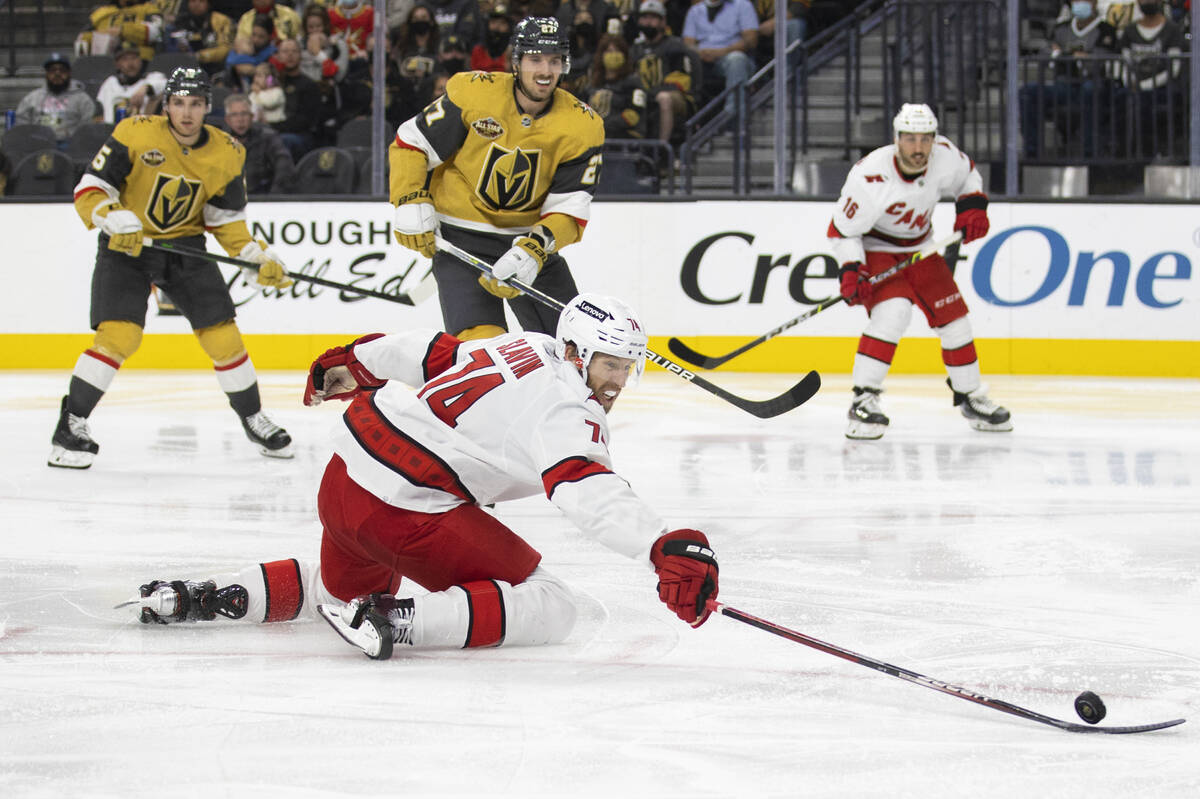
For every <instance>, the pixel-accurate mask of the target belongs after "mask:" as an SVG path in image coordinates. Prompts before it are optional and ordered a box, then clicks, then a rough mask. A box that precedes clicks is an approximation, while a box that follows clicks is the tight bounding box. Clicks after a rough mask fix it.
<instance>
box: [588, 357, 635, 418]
mask: <svg viewBox="0 0 1200 799" xmlns="http://www.w3.org/2000/svg"><path fill="white" fill-rule="evenodd" d="M633 365H634V362H633V359H632V358H618V357H617V356H616V355H607V354H605V353H603V352H597V353H596V354H594V355H593V356H592V360H591V362H590V363H588V370H587V387H588V388H590V389H591V390H592V394H593V395H594V396H595V397H596V400H597V401H598V402H599V403H600V407H602V408H604V412H605V413H608V412H609V411H611V410H612V407H613V404H614V403H615V402H616V401H617V397H618V396H619V395H620V394H621V389H623V388H625V384H626V383H627V382H629V373H630V370H632V369H633Z"/></svg>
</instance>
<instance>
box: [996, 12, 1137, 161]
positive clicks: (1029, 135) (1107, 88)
mask: <svg viewBox="0 0 1200 799" xmlns="http://www.w3.org/2000/svg"><path fill="white" fill-rule="evenodd" d="M1116 52H1117V32H1116V30H1115V29H1114V28H1113V26H1112V25H1110V24H1108V23H1107V22H1105V21H1104V20H1103V19H1102V18H1101V16H1100V14H1099V13H1098V11H1097V8H1096V0H1074V2H1072V3H1071V18H1070V19H1069V20H1067V21H1066V22H1063V23H1060V24H1059V25H1056V26H1055V28H1054V31H1053V33H1052V36H1051V41H1050V47H1049V55H1050V57H1051V58H1052V59H1053V65H1052V69H1053V77H1052V80H1051V81H1050V82H1048V83H1047V82H1044V81H1042V80H1039V81H1036V82H1034V83H1029V84H1026V85H1024V86H1022V87H1021V89H1020V91H1019V93H1018V102H1019V103H1020V110H1021V137H1022V141H1023V145H1024V148H1023V152H1024V157H1025V158H1027V159H1032V158H1038V157H1041V155H1042V154H1043V151H1042V126H1043V122H1044V121H1045V119H1046V118H1047V117H1048V116H1049V118H1051V119H1053V120H1055V121H1056V122H1057V123H1058V124H1059V126H1060V127H1062V128H1063V129H1065V130H1066V131H1068V134H1072V133H1075V132H1078V131H1079V130H1080V128H1082V133H1083V156H1084V157H1085V158H1092V157H1094V156H1095V155H1096V134H1097V132H1101V133H1102V134H1103V133H1104V132H1106V131H1111V130H1112V125H1111V120H1110V119H1109V118H1108V116H1107V111H1108V108H1109V106H1110V105H1111V91H1112V86H1111V82H1110V81H1109V80H1108V79H1106V77H1105V65H1104V63H1103V62H1100V61H1089V60H1088V56H1099V55H1114V54H1115V53H1116ZM1043 63H1044V62H1043ZM1066 138H1067V140H1068V142H1069V141H1071V140H1073V139H1075V136H1073V135H1067V137H1066Z"/></svg>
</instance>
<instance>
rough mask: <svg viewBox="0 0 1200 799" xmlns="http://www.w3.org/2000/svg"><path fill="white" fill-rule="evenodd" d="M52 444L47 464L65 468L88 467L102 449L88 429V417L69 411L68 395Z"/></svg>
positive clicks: (63, 399) (60, 413)
mask: <svg viewBox="0 0 1200 799" xmlns="http://www.w3.org/2000/svg"><path fill="white" fill-rule="evenodd" d="M50 444H51V448H50V457H49V458H48V459H47V460H46V465H48V466H60V467H62V468H64V469H86V468H88V467H89V466H91V465H92V461H93V460H95V458H96V453H97V452H99V451H100V445H99V444H97V443H96V442H95V441H93V440H92V433H91V431H90V430H88V423H87V418H86V417H83V416H76V415H75V414H73V413H71V412H70V411H68V410H67V398H66V397H63V398H62V407H61V408H60V409H59V412H58V427H56V428H54V436H53V437H51V439H50Z"/></svg>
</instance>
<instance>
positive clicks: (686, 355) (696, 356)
mask: <svg viewBox="0 0 1200 799" xmlns="http://www.w3.org/2000/svg"><path fill="white" fill-rule="evenodd" d="M667 349H669V350H670V351H671V354H672V355H674V356H675V357H676V358H678V359H679V360H681V361H686V362H687V363H690V364H691V365H692V366H699V367H700V368H701V369H715V368H716V367H718V366H720V365H721V364H723V363H725V359H722V358H710V357H708V356H707V355H701V354H700V353H698V352H696V351H695V350H694V349H692V348H691V347H689V346H688V345H687V344H684V343H683V342H682V341H680V340H679V339H677V338H675V337H671V338H670V339H668V340H667Z"/></svg>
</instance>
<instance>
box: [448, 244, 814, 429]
mask: <svg viewBox="0 0 1200 799" xmlns="http://www.w3.org/2000/svg"><path fill="white" fill-rule="evenodd" d="M436 244H437V248H438V249H439V250H443V251H444V252H448V253H450V254H451V255H453V256H454V257H455V258H457V259H459V260H460V261H462V262H463V263H465V264H468V265H469V266H473V267H475V268H476V269H478V270H479V271H480V272H482V273H483V274H485V275H488V276H489V277H490V276H491V274H492V266H491V264H489V263H488V262H487V261H484V260H481V259H479V258H476V257H475V256H474V255H471V253H469V252H467V251H466V250H463V249H462V248H461V247H457V246H455V245H453V244H451V243H450V242H448V241H446V240H445V239H443V238H442V237H440V236H439V237H438V238H437V239H436ZM504 282H505V283H507V284H508V285H510V286H512V287H513V288H516V289H520V290H521V291H522V292H524V293H525V294H528V295H529V296H530V297H532V298H533V299H535V300H537V301H538V302H540V303H541V304H542V305H545V306H546V307H548V308H553V309H554V310H556V311H561V310H562V309H563V307H564V305H563V303H561V302H559V301H558V300H556V299H554V298H553V297H551V296H550V295H549V294H545V293H543V292H541V291H538V290H537V289H535V288H533V287H532V286H529V285H526V284H525V283H522V282H521V281H519V280H515V279H510V280H506V281H504ZM646 357H647V359H649V360H650V361H651V362H653V363H655V364H657V365H659V366H661V367H662V368H663V369H666V370H667V371H668V372H670V373H671V374H674V375H677V376H679V377H681V378H683V379H684V380H686V381H688V382H689V383H691V384H692V385H694V386H698V387H700V388H702V389H704V390H705V391H707V392H709V393H710V394H714V395H716V396H718V397H720V398H721V399H723V400H725V401H726V402H728V403H729V404H730V405H733V406H735V407H738V408H741V409H742V410H743V411H746V412H747V413H750V414H753V415H754V416H757V417H758V418H759V419H770V418H771V417H773V416H778V415H779V414H781V413H786V412H788V411H790V410H792V409H793V408H796V407H799V406H801V405H803V404H804V403H806V402H808V401H809V400H810V399H812V398H813V395H815V394H816V393H817V390H818V389H819V388H820V387H821V376H820V375H819V374H817V373H816V372H809V373H808V374H807V375H805V376H804V378H803V379H802V380H801V381H800V382H799V383H797V384H796V385H794V386H792V387H791V388H790V389H788V390H787V391H785V392H784V393H782V394H780V395H779V396H778V397H774V398H772V399H769V400H748V399H745V398H743V397H739V396H737V395H735V394H730V393H729V392H728V391H726V390H725V389H723V388H721V387H720V386H715V385H713V384H712V383H710V382H708V381H707V380H705V379H704V378H702V377H700V376H699V375H696V374H694V373H693V372H690V371H688V370H687V369H685V368H683V367H682V366H680V365H679V364H677V363H675V362H674V361H671V360H668V359H667V358H664V357H663V356H661V355H659V354H658V353H656V352H654V351H653V350H651V349H650V348H649V347H647V348H646Z"/></svg>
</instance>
